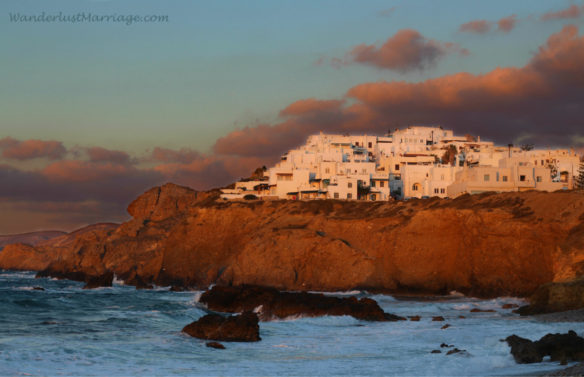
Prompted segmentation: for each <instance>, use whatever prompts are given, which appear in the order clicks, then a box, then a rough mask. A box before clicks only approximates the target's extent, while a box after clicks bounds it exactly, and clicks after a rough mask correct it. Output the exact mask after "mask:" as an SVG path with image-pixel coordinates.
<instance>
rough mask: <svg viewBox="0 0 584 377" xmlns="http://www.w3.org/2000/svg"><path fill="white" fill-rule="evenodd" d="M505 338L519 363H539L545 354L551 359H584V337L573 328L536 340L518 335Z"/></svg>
mask: <svg viewBox="0 0 584 377" xmlns="http://www.w3.org/2000/svg"><path fill="white" fill-rule="evenodd" d="M505 340H506V341H507V344H508V345H509V346H510V347H511V354H512V355H513V358H514V359H515V361H516V362H517V363H519V364H529V363H539V362H541V361H542V360H543V358H544V357H545V356H550V359H551V361H564V360H566V361H583V360H584V338H581V337H579V336H578V335H577V334H576V333H575V332H574V331H571V330H570V331H569V332H568V333H567V334H547V335H546V336H544V337H542V338H541V339H540V340H538V341H535V342H532V341H531V340H529V339H525V338H521V337H519V336H517V335H511V336H509V337H507V338H506V339H505Z"/></svg>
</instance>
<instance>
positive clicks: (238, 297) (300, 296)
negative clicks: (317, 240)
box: [199, 285, 405, 321]
mask: <svg viewBox="0 0 584 377" xmlns="http://www.w3.org/2000/svg"><path fill="white" fill-rule="evenodd" d="M199 302H200V303H202V304H205V305H207V307H208V308H209V309H211V310H216V311H220V312H227V313H239V312H244V311H252V310H255V311H256V312H258V314H259V316H260V318H261V319H262V320H264V321H266V320H271V319H274V318H287V317H293V316H298V315H304V316H309V317H317V316H323V315H334V316H338V315H350V316H353V317H355V318H357V319H361V320H366V321H398V320H405V318H403V317H399V316H396V315H393V314H390V313H385V312H384V311H383V309H381V308H380V307H379V305H378V304H377V302H375V300H372V299H370V298H362V299H360V300H357V299H356V298H355V297H342V298H339V297H332V296H327V295H323V294H322V293H308V292H280V291H278V290H277V289H275V288H268V287H261V286H256V285H240V286H235V287H224V286H214V287H213V288H212V289H211V290H209V291H206V292H205V293H203V294H202V295H201V298H200V300H199Z"/></svg>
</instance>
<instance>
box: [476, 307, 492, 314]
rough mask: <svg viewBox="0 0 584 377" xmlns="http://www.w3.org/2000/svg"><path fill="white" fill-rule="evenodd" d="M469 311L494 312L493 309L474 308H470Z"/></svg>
mask: <svg viewBox="0 0 584 377" xmlns="http://www.w3.org/2000/svg"><path fill="white" fill-rule="evenodd" d="M470 312H471V313H495V310H493V309H479V308H474V309H471V310H470Z"/></svg>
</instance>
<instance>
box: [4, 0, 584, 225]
mask: <svg viewBox="0 0 584 377" xmlns="http://www.w3.org/2000/svg"><path fill="white" fill-rule="evenodd" d="M153 16H154V17H153ZM0 47H1V51H2V52H1V56H2V59H1V62H0V67H1V69H0V82H1V83H2V90H0V235H1V234H11V233H19V232H26V231H34V230H48V229H50V230H66V231H69V230H73V229H76V228H78V227H81V226H83V225H86V224H89V223H94V222H101V221H113V222H121V221H124V220H126V219H127V218H128V214H127V213H126V210H125V208H126V207H127V205H128V204H129V202H130V201H131V200H133V199H134V198H135V197H136V196H137V195H139V194H140V193H142V192H144V191H146V190H147V189H148V188H150V187H152V186H155V185H159V184H161V183H164V182H174V183H177V184H182V185H187V186H190V187H193V188H195V189H198V190H204V189H209V188H212V187H219V186H223V185H226V184H229V183H231V182H233V181H235V180H237V179H239V178H241V177H245V176H248V175H249V174H250V172H251V171H253V170H254V169H255V168H256V167H258V166H262V165H266V166H270V165H272V164H273V163H274V162H275V161H277V159H278V156H280V155H281V154H282V153H284V152H286V151H287V150H289V149H290V148H293V147H295V146H298V145H299V144H302V143H303V142H304V141H305V140H306V138H307V136H308V135H310V134H313V133H317V132H319V131H324V132H340V133H369V134H384V133H386V132H387V131H388V130H390V129H394V128H400V127H406V126H408V125H412V124H425V125H429V124H432V125H442V126H443V127H444V128H448V129H454V130H455V132H456V133H459V134H466V133H471V134H473V135H479V136H481V138H483V139H488V140H493V141H495V142H497V143H501V144H507V143H516V144H521V143H533V144H535V145H536V146H537V147H548V146H552V147H576V148H582V147H583V146H584V120H583V119H584V110H583V107H582V106H583V105H582V104H583V103H584V1H582V0H579V1H576V0H574V1H570V0H557V1H550V0H541V1H539V0H530V1H528V2H527V1H482V2H479V1H472V2H469V1H467V0H450V1H447V2H437V1H422V0H417V1H388V0H385V1H381V0H379V1H378V0H365V1H348V0H313V1H308V0H306V1H304V0H301V1H292V0H290V1H288V0H279V1H272V0H270V1H268V0H257V1H253V0H251V1H245V2H242V1H183V0H174V1H167V2H163V1H150V0H70V1H58V0H52V1H48V0H35V1H28V0H6V1H2V2H0Z"/></svg>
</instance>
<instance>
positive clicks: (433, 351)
mask: <svg viewBox="0 0 584 377" xmlns="http://www.w3.org/2000/svg"><path fill="white" fill-rule="evenodd" d="M430 353H442V351H440V350H432V352H430Z"/></svg>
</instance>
